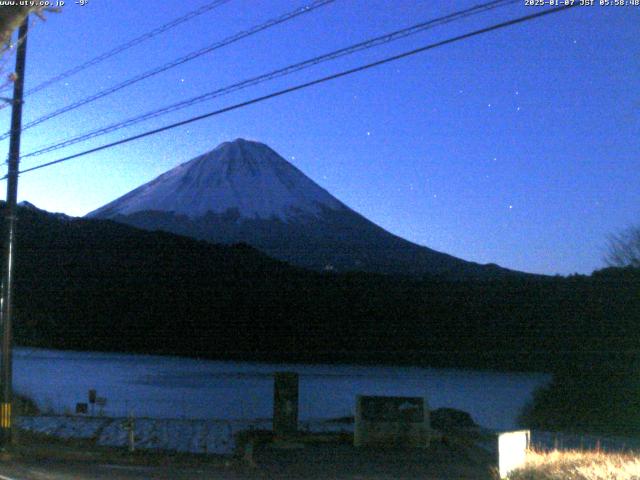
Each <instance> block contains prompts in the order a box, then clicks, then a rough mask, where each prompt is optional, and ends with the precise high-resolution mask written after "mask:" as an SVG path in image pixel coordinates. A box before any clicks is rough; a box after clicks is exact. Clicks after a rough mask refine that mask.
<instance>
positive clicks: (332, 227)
mask: <svg viewBox="0 0 640 480" xmlns="http://www.w3.org/2000/svg"><path fill="white" fill-rule="evenodd" d="M88 217H90V218H107V219H112V220H115V221H117V222H121V223H126V224H129V225H132V226H136V227H139V228H144V229H147V230H163V231H168V232H172V233H177V234H180V235H185V236H190V237H193V238H197V239H200V240H207V241H211V242H216V243H226V244H229V243H236V242H244V243H247V244H249V245H252V246H254V247H256V248H258V249H260V250H262V251H263V252H265V253H267V254H268V255H270V256H273V257H275V258H277V259H280V260H284V261H287V262H289V263H292V264H294V265H298V266H301V267H305V268H312V269H316V270H323V269H324V270H326V269H330V270H337V271H354V270H357V271H367V272H376V273H390V274H409V275H418V276H420V275H440V276H446V277H450V278H495V277H496V276H502V275H509V274H515V273H516V272H510V271H509V270H506V269H502V268H500V267H497V266H496V265H479V264H476V263H473V262H467V261H464V260H461V259H458V258H455V257H453V256H451V255H447V254H444V253H440V252H437V251H435V250H432V249H429V248H426V247H422V246H419V245H416V244H414V243H411V242H409V241H407V240H404V239H402V238H400V237H397V236H395V235H393V234H391V233H389V232H387V231H386V230H384V229H382V228H380V227H379V226H377V225H375V224H374V223H373V222H371V221H369V220H367V219H366V218H365V217H363V216H362V215H360V214H358V213H356V212H355V211H353V210H351V209H350V208H348V207H347V206H346V205H344V204H343V203H341V202H340V201H339V200H337V199H336V198H334V197H333V196H331V195H330V194H329V193H328V192H327V191H326V190H324V189H323V188H321V187H320V186H318V185H317V184H315V183H314V182H313V181H312V180H310V179H309V178H308V177H306V176H305V175H304V174H303V173H302V172H300V171H299V170H298V169H297V168H295V167H294V166H293V165H291V164H290V163H289V162H287V161H286V160H285V159H283V158H282V157H281V156H280V155H278V154H277V153H276V152H274V151H273V150H272V149H270V148H269V147H268V146H266V145H264V144H262V143H258V142H251V141H247V140H243V139H237V140H235V141H233V142H225V143H223V144H221V145H220V146H218V147H217V148H216V149H214V150H213V151H211V152H209V153H206V154H204V155H201V156H200V157H197V158H195V159H193V160H191V161H189V162H186V163H184V164H182V165H180V166H178V167H176V168H174V169H172V170H170V171H168V172H166V173H164V174H162V175H160V176H159V177H158V178H156V179H155V180H153V181H151V182H149V183H147V184H145V185H142V186H140V187H138V188H136V189H135V190H133V191H131V192H129V193H128V194H126V195H124V196H123V197H120V198H118V199H117V200H115V201H113V202H111V203H109V204H107V205H105V206H103V207H101V208H99V209H97V210H95V211H93V212H91V213H90V214H89V215H88Z"/></svg>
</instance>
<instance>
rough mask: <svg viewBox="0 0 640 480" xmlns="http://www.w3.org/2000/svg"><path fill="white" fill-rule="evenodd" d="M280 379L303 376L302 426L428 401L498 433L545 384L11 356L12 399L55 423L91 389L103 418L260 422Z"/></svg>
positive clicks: (432, 374)
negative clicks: (384, 399) (371, 400)
mask: <svg viewBox="0 0 640 480" xmlns="http://www.w3.org/2000/svg"><path fill="white" fill-rule="evenodd" d="M285 370H286V371H295V372H297V373H298V374H299V375H300V419H301V420H303V421H304V420H317V419H323V418H335V417H341V416H346V415H352V414H353V410H354V404H355V396H356V395H357V394H365V395H401V396H424V397H426V398H427V400H428V402H429V405H430V407H431V408H439V407H452V408H458V409H461V410H464V411H467V412H469V413H470V414H471V415H472V417H473V418H474V419H475V420H476V421H477V422H478V423H479V424H480V425H482V426H484V427H487V428H492V429H499V430H503V429H512V428H515V427H516V418H517V415H518V413H519V412H520V410H521V408H522V407H523V406H524V404H525V403H526V402H527V401H528V400H529V399H530V398H531V396H532V393H533V391H534V389H535V388H536V387H538V386H540V385H544V384H545V383H546V382H548V381H549V379H550V376H549V375H546V374H537V373H500V372H485V371H473V370H456V369H439V368H421V367H420V368H419V367H406V366H402V367H393V366H358V365H300V364H286V365H282V364H270V363H258V362H229V361H212V360H196V359H190V358H181V357H164V356H153V355H132V354H120V353H96V352H68V351H56V350H46V349H36V348H21V347H18V348H16V349H15V350H14V389H15V391H17V392H18V393H22V394H26V395H28V396H29V397H31V398H32V399H34V400H35V401H36V402H37V403H38V406H39V407H40V409H41V410H44V411H47V412H51V413H65V412H73V411H74V410H75V404H76V402H86V401H87V396H88V390H89V389H95V390H97V395H98V396H99V397H104V398H105V399H106V401H107V402H106V405H105V406H104V408H103V410H104V411H103V412H102V413H103V414H104V415H107V416H125V415H127V414H128V413H129V412H131V413H133V414H134V415H135V416H136V417H151V418H201V419H233V420H236V419H237V420H247V419H265V418H270V416H271V410H272V400H273V373H274V372H276V371H285ZM96 408H98V407H96ZM95 413H96V414H97V413H99V412H98V410H97V409H96V411H95Z"/></svg>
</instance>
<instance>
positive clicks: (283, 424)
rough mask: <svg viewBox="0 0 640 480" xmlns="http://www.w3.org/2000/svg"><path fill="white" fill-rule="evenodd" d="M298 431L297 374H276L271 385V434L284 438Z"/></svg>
mask: <svg viewBox="0 0 640 480" xmlns="http://www.w3.org/2000/svg"><path fill="white" fill-rule="evenodd" d="M297 431H298V374H297V373H295V372H276V373H275V375H274V384H273V433H274V435H275V436H276V437H286V436H287V435H291V434H293V433H296V432H297Z"/></svg>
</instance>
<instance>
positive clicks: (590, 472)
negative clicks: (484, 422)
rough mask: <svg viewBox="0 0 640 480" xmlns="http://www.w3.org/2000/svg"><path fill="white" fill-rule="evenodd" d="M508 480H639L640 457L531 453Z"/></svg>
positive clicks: (634, 455) (617, 454) (627, 455)
mask: <svg viewBox="0 0 640 480" xmlns="http://www.w3.org/2000/svg"><path fill="white" fill-rule="evenodd" d="M509 480H640V454H637V453H636V454H631V453H609V452H602V451H595V452H594V451H578V450H570V451H558V450H554V451H551V452H542V451H540V452H539V451H530V452H529V453H528V454H527V462H526V464H525V466H524V467H522V468H519V469H517V470H514V471H513V472H511V473H510V474H509Z"/></svg>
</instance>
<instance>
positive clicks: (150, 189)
mask: <svg viewBox="0 0 640 480" xmlns="http://www.w3.org/2000/svg"><path fill="white" fill-rule="evenodd" d="M322 207H326V208H329V209H332V210H339V209H342V208H345V207H344V206H343V205H342V203H340V202H339V201H338V200H337V199H335V198H334V197H333V196H331V195H330V194H329V193H328V192H327V191H326V190H324V189H322V188H321V187H320V186H318V185H317V184H315V183H314V182H313V181H311V180H310V179H309V178H308V177H307V176H305V175H304V174H303V173H302V172H301V171H300V170H298V169H297V168H296V167H294V166H293V165H291V164H290V163H289V162H287V161H286V160H285V159H284V158H282V157H281V156H280V155H278V154H277V153H276V152H274V151H273V150H272V149H271V148H269V147H268V146H267V145H265V144H263V143H259V142H253V141H248V140H244V139H240V138H239V139H237V140H235V141H233V142H225V143H222V144H221V145H219V146H218V147H217V148H216V149H215V150H213V151H211V152H209V153H205V154H204V155H201V156H199V157H196V158H194V159H193V160H190V161H188V162H186V163H183V164H182V165H180V166H178V167H176V168H174V169H172V170H170V171H168V172H166V173H164V174H162V175H160V176H159V177H157V178H156V179H155V180H152V181H151V182H149V183H147V184H145V185H142V186H141V187H139V188H137V189H135V190H133V191H132V192H130V193H128V194H126V195H124V196H123V197H121V198H119V199H117V200H115V201H114V202H111V203H109V204H107V205H105V206H104V207H102V208H100V209H98V210H95V211H94V212H91V213H90V214H89V216H95V217H105V216H108V217H112V216H114V215H130V214H132V213H136V212H142V211H159V212H172V213H174V214H182V215H186V216H188V217H190V218H197V217H201V216H203V215H205V214H207V213H224V212H225V211H227V210H230V209H237V210H238V212H239V213H240V216H241V217H245V218H259V219H270V218H274V217H275V218H279V219H281V220H284V221H286V220H287V219H288V218H289V217H291V216H293V215H298V214H300V213H304V214H309V215H314V216H316V215H318V214H319V213H320V212H321V209H322Z"/></svg>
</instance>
